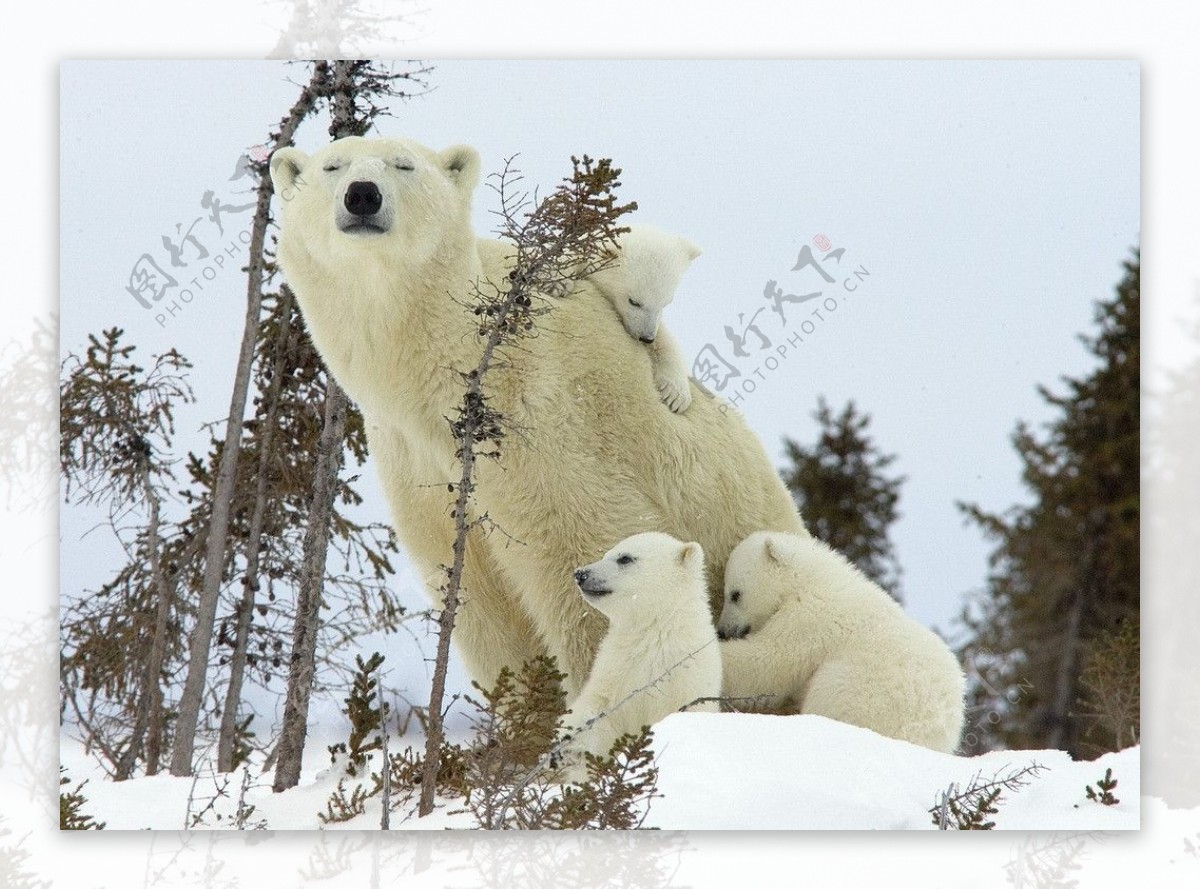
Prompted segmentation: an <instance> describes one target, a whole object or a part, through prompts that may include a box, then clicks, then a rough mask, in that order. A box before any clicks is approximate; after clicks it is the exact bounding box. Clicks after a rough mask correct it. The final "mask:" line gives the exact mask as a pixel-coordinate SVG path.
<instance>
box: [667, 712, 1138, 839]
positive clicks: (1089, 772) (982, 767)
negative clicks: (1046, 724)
mask: <svg viewBox="0 0 1200 890" xmlns="http://www.w3.org/2000/svg"><path fill="white" fill-rule="evenodd" d="M654 749H655V753H656V754H657V756H658V766H659V781H658V789H659V791H660V792H661V793H662V795H663V797H662V798H661V799H659V800H655V801H654V802H653V804H652V805H651V807H650V815H649V818H648V819H647V823H646V824H647V827H654V828H662V829H672V830H711V829H728V830H754V829H758V830H783V829H829V830H842V831H844V830H863V829H875V830H896V829H927V830H936V826H934V824H933V822H932V820H931V817H930V815H929V812H928V811H929V808H930V807H932V806H933V805H934V801H935V800H936V798H937V795H938V793H939V792H940V791H943V790H944V789H946V788H947V787H949V785H950V783H952V782H956V783H958V785H959V787H960V788H963V789H965V788H966V787H967V786H968V785H969V784H970V783H971V781H972V779H974V778H975V777H976V776H982V780H983V781H989V780H991V779H992V777H993V776H994V775H997V774H999V775H1001V776H1004V775H1008V774H1010V773H1012V772H1013V771H1015V770H1019V769H1021V768H1022V767H1025V766H1029V765H1030V764H1034V763H1037V764H1040V765H1041V766H1043V767H1045V769H1044V770H1042V771H1041V772H1040V773H1039V774H1038V775H1037V776H1036V777H1034V778H1031V779H1030V780H1029V784H1028V785H1026V786H1025V787H1024V788H1022V789H1020V790H1018V791H1015V792H1008V791H1005V792H1003V796H1002V798H1001V800H1000V802H999V805H998V807H999V811H1000V812H999V813H998V814H996V815H995V816H992V817H991V819H992V821H994V822H995V823H996V829H997V830H1000V829H1022V830H1056V831H1113V830H1122V829H1137V828H1139V827H1140V824H1139V822H1140V820H1139V806H1138V804H1139V796H1140V793H1141V782H1140V753H1141V752H1140V748H1129V749H1126V750H1124V751H1121V752H1120V753H1117V754H1107V755H1105V756H1103V757H1101V758H1099V759H1098V760H1094V761H1074V760H1072V759H1071V758H1070V756H1069V755H1068V754H1067V753H1066V752H1064V751H997V752H992V753H989V754H984V755H982V756H979V757H956V756H954V755H952V754H939V753H938V752H936V751H930V750H928V749H926V748H920V747H917V746H916V745H911V744H909V743H908V742H901V741H897V740H895V739H889V738H884V737H883V736H881V735H878V734H877V733H874V732H871V731H870V730H866V729H860V728H858V727H856V726H848V725H846V724H844V723H838V722H836V721H834V720H829V719H826V718H824V717H815V716H808V715H799V716H786V717H778V716H771V715H765V714H672V715H671V716H670V717H668V718H666V719H665V720H663V721H662V722H661V723H659V724H658V725H657V726H655V727H654ZM1109 767H1111V768H1112V771H1113V776H1114V778H1116V779H1117V781H1118V783H1119V784H1118V786H1117V788H1116V789H1115V790H1114V792H1113V793H1114V795H1115V796H1116V797H1117V798H1118V799H1119V800H1120V803H1119V804H1117V805H1115V806H1104V805H1102V804H1100V803H1097V802H1095V801H1092V800H1088V799H1087V797H1086V794H1085V786H1087V785H1091V786H1092V787H1093V788H1095V786H1096V781H1097V780H1098V779H1101V778H1103V776H1104V771H1105V770H1106V769H1108V768H1109Z"/></svg>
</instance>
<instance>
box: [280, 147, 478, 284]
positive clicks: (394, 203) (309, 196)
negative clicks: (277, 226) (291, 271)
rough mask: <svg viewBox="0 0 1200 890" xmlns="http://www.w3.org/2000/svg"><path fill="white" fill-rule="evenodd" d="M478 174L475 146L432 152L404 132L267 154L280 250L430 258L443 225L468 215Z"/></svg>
mask: <svg viewBox="0 0 1200 890" xmlns="http://www.w3.org/2000/svg"><path fill="white" fill-rule="evenodd" d="M478 178H479V156H478V154H477V153H476V152H475V150H474V149H472V148H468V147H466V146H456V147H454V148H449V149H446V150H445V151H443V152H441V153H438V152H434V151H431V150H430V149H428V148H426V147H424V146H423V145H419V144H418V143H415V142H411V141H409V140H403V139H364V138H361V137H358V136H351V137H347V138H345V139H338V140H336V141H335V142H332V143H330V144H329V145H327V146H325V147H324V148H322V149H321V150H320V151H318V152H316V153H315V154H313V155H312V156H311V157H310V156H309V155H307V154H305V153H304V152H302V151H300V150H299V149H297V148H281V149H279V150H278V151H276V152H275V153H274V154H273V155H272V156H271V181H272V183H273V185H274V187H275V193H276V194H277V195H278V196H279V199H280V203H281V207H282V228H283V234H282V236H281V247H280V250H281V254H282V255H285V264H286V254H290V253H295V252H297V251H301V252H303V253H305V254H307V255H308V256H309V257H311V258H312V259H313V260H314V261H316V262H317V263H318V264H319V265H324V266H331V265H333V264H336V263H338V262H340V261H345V260H347V259H350V260H353V259H354V258H356V257H362V256H364V255H370V254H375V255H378V256H381V257H389V258H390V259H391V261H392V262H393V263H394V262H395V261H396V260H402V261H407V262H410V263H420V262H422V261H423V260H426V259H428V258H429V257H430V256H432V254H433V253H434V251H435V250H436V249H437V247H438V246H439V245H440V244H441V243H442V240H443V239H444V238H445V236H446V233H447V231H448V230H450V229H451V227H453V228H454V229H455V230H460V229H461V227H462V226H463V225H464V224H465V222H466V220H467V214H468V212H469V209H470V196H471V192H472V191H473V190H474V188H475V185H476V183H477V182H478Z"/></svg>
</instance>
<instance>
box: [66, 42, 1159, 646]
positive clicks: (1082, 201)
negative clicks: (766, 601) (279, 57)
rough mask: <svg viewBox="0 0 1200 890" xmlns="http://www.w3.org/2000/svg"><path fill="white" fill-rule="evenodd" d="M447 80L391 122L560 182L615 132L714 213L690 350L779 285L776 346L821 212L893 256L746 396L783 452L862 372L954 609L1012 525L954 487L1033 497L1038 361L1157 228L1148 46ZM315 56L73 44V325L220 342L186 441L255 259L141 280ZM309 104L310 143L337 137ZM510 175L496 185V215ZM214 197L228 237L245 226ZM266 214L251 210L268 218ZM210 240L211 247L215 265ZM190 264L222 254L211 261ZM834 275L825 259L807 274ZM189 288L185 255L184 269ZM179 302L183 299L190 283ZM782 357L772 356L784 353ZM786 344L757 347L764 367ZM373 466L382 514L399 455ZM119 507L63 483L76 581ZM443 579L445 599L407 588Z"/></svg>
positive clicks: (915, 524)
mask: <svg viewBox="0 0 1200 890" xmlns="http://www.w3.org/2000/svg"><path fill="white" fill-rule="evenodd" d="M436 66H437V67H436V70H435V71H434V72H433V74H432V75H431V78H430V79H431V83H432V84H433V86H434V88H435V89H434V90H433V91H432V92H431V93H430V94H429V95H427V96H424V97H422V98H419V99H415V100H413V101H412V102H410V103H407V104H404V105H400V106H397V108H396V118H395V119H383V120H381V122H380V131H381V132H382V133H384V134H388V135H392V134H395V135H404V136H408V137H411V138H414V139H417V140H418V141H421V142H424V143H426V144H428V145H431V146H434V147H442V146H443V145H446V144H449V143H453V142H466V143H469V144H471V145H474V146H475V147H476V148H478V149H479V151H480V152H481V154H482V156H483V161H484V167H485V169H486V170H489V171H491V170H497V169H499V168H500V166H501V165H502V164H503V160H504V158H506V157H508V156H510V155H513V154H519V156H520V157H519V158H518V162H517V165H518V166H519V167H520V168H521V169H522V170H523V171H524V172H525V174H526V176H527V178H528V182H529V184H530V185H538V186H540V187H541V188H542V189H543V191H544V190H546V189H548V188H550V187H552V186H553V185H554V184H555V183H556V182H557V181H558V180H559V178H560V177H561V176H563V175H564V174H565V173H566V172H567V171H568V169H569V160H568V159H569V156H570V155H571V154H580V153H583V152H587V153H589V154H591V155H592V156H594V157H600V156H611V157H612V158H613V159H614V160H615V162H616V163H617V164H618V165H619V166H621V167H622V168H623V169H624V175H623V177H622V178H623V181H624V186H623V195H624V196H625V197H626V198H629V199H635V200H637V201H638V203H639V204H640V208H641V209H640V210H639V212H638V214H637V219H638V220H640V221H643V222H648V223H653V224H655V225H658V226H661V227H663V228H666V229H670V230H674V231H678V232H680V233H682V234H685V235H687V236H688V237H689V238H691V239H692V240H693V241H695V242H696V243H697V244H698V245H699V246H700V247H701V248H703V250H704V253H703V255H702V256H701V257H700V258H699V259H698V260H697V261H696V262H695V264H694V265H693V266H692V269H691V270H690V271H689V273H688V275H687V276H686V277H685V279H684V281H683V284H682V286H681V288H680V291H679V294H678V296H677V298H676V302H675V304H674V305H673V306H672V307H671V308H670V309H668V311H667V315H666V322H667V324H668V325H669V326H670V327H671V329H672V330H673V331H674V332H675V334H676V336H677V337H678V338H679V340H680V341H681V343H682V344H683V346H684V349H685V352H686V353H687V354H688V355H689V356H691V355H694V354H695V353H696V352H697V351H698V350H700V349H701V348H702V347H703V346H704V345H705V344H706V343H713V344H714V345H716V346H717V347H718V348H719V349H720V350H721V351H722V353H723V354H724V355H725V356H726V358H730V359H732V358H733V356H732V350H731V349H730V348H729V344H728V341H726V339H725V335H724V333H723V330H724V327H725V325H735V324H736V322H737V316H738V314H739V313H743V314H745V315H747V316H749V315H751V314H753V313H754V312H755V311H756V310H759V309H760V308H762V309H765V310H766V311H764V312H762V314H760V315H759V317H758V321H759V322H760V325H761V327H762V330H763V331H764V333H765V334H766V335H767V336H768V337H769V338H771V339H772V340H773V345H777V344H778V343H779V342H782V341H783V339H784V337H783V336H782V335H783V334H784V332H785V330H786V332H787V333H790V332H791V331H793V330H795V326H796V325H799V324H800V322H801V321H802V320H803V319H804V318H805V316H806V315H808V312H809V310H808V309H807V308H806V307H807V306H810V305H813V304H806V306H805V307H801V306H794V307H789V319H790V320H789V327H788V328H787V329H784V328H783V327H781V326H780V323H779V318H778V316H776V315H773V314H771V313H770V311H769V306H768V303H767V302H766V301H765V300H764V299H763V295H762V294H763V287H764V284H765V283H766V281H767V280H776V281H778V282H779V284H780V285H781V286H782V287H783V288H784V289H785V291H787V292H792V293H806V292H811V291H813V290H816V289H817V288H819V287H820V286H821V282H820V280H819V279H818V278H817V277H816V276H815V273H814V272H813V271H812V270H808V271H807V272H805V273H804V274H803V275H802V274H801V273H794V272H791V271H789V270H790V269H791V268H792V266H793V265H794V264H795V262H796V256H797V252H798V251H799V249H800V248H801V246H803V245H804V244H806V243H810V242H811V239H812V238H813V236H815V235H817V234H824V235H825V236H827V237H828V238H829V240H830V241H831V242H832V244H833V247H835V248H837V247H843V248H845V254H844V255H843V257H842V263H841V266H840V267H831V271H835V272H837V273H838V274H837V275H836V276H835V277H836V278H837V279H838V283H837V284H835V285H830V286H828V288H827V290H828V292H830V293H832V292H833V291H834V290H835V289H836V288H837V287H839V286H840V281H841V278H842V277H843V276H842V274H841V272H840V271H839V268H846V267H859V266H862V267H866V269H868V270H869V272H870V276H869V278H866V279H865V280H863V281H862V282H861V286H860V287H859V290H858V291H856V292H855V293H854V294H853V295H849V296H847V297H845V298H844V299H841V300H840V304H839V308H838V309H837V311H836V312H834V313H832V314H830V315H829V316H828V318H827V320H825V321H821V322H815V327H814V330H813V332H812V334H811V335H809V336H807V337H806V339H805V343H804V345H803V346H802V347H800V348H798V349H793V350H792V351H790V353H789V357H788V359H787V361H786V362H784V363H783V364H782V366H781V367H779V368H778V369H777V370H775V371H773V372H770V373H767V372H766V371H765V370H764V377H765V379H759V378H754V379H755V380H756V384H757V388H756V390H755V392H754V393H753V394H750V395H748V396H746V398H745V400H744V401H743V403H742V404H743V407H744V411H745V414H746V417H747V420H748V421H749V423H750V424H751V426H752V427H753V428H754V429H755V430H756V432H757V433H758V434H759V436H760V437H761V439H762V441H763V444H764V445H765V447H766V448H767V450H768V452H769V453H771V454H772V456H773V457H776V458H777V459H778V458H779V457H780V454H781V447H780V445H781V439H782V437H783V436H784V435H790V436H793V437H795V438H798V439H800V440H802V441H807V440H809V439H810V438H811V437H812V436H813V435H814V433H815V425H814V423H813V422H812V421H811V419H810V416H809V415H810V413H811V411H812V408H813V406H814V405H815V403H816V399H817V397H818V396H819V395H824V396H826V397H827V398H828V399H829V400H830V401H831V402H832V403H833V404H834V405H835V406H838V405H841V404H842V403H844V402H845V401H846V400H847V399H851V398H853V399H854V400H855V401H856V402H857V403H858V404H859V405H860V406H861V407H862V408H863V409H864V410H866V411H868V412H869V413H870V414H871V416H872V418H873V430H874V434H875V436H876V439H877V441H878V442H879V443H880V444H881V445H882V446H883V447H884V448H886V449H887V450H889V451H893V452H896V453H898V454H899V459H898V461H897V463H896V465H895V469H896V471H898V472H900V473H903V474H905V475H906V476H907V477H908V481H907V483H906V484H905V487H904V490H903V497H902V500H901V504H900V507H901V510H902V512H903V517H902V519H901V520H900V522H899V523H898V524H897V525H896V527H895V531H894V537H895V540H896V544H897V548H898V551H899V557H900V560H901V563H902V565H903V567H904V571H905V575H904V594H905V598H906V604H907V607H908V609H909V611H910V612H911V613H912V614H913V615H915V616H916V617H917V618H919V619H920V620H922V621H924V622H926V623H929V624H934V625H937V626H939V627H941V628H943V629H945V628H948V627H949V625H950V623H951V619H952V618H953V616H954V615H955V614H956V613H957V612H958V609H959V607H960V604H961V601H962V596H963V594H964V593H965V592H966V591H968V590H970V589H972V588H975V587H978V586H979V585H980V584H981V583H982V581H983V578H984V576H985V572H986V553H987V546H986V544H985V543H984V542H983V541H982V540H981V538H980V536H979V533H978V532H977V531H976V530H975V529H973V528H966V527H964V526H963V523H962V520H961V517H960V514H959V512H958V511H957V510H956V509H955V507H954V502H955V501H956V500H974V501H979V502H981V503H982V504H983V505H985V506H986V507H989V508H1003V507H1005V506H1007V505H1010V504H1012V503H1014V501H1016V500H1017V499H1019V498H1020V497H1021V496H1022V495H1021V490H1020V487H1019V480H1018V473H1019V462H1018V461H1017V459H1016V456H1015V454H1014V453H1013V451H1012V448H1011V445H1010V444H1009V435H1010V433H1011V431H1012V429H1013V426H1014V424H1015V423H1016V421H1017V420H1018V419H1019V418H1025V419H1028V420H1031V421H1039V420H1042V419H1045V418H1046V417H1048V416H1049V413H1048V412H1047V410H1046V409H1045V407H1044V406H1043V405H1042V403H1041V402H1040V400H1039V399H1038V397H1037V396H1036V393H1035V386H1036V385H1037V384H1039V383H1042V384H1051V385H1053V384H1055V382H1056V381H1057V380H1058V378H1059V376H1060V375H1062V374H1064V373H1066V374H1080V373H1083V372H1086V370H1087V368H1088V367H1089V365H1088V362H1087V356H1086V354H1085V352H1084V350H1083V349H1082V347H1081V346H1080V345H1079V343H1078V342H1077V340H1076V339H1075V335H1076V334H1077V333H1079V332H1081V331H1085V330H1087V329H1088V326H1089V324H1090V319H1091V305H1092V303H1093V302H1094V301H1095V300H1096V299H1098V298H1104V297H1107V296H1108V295H1109V294H1110V293H1111V291H1112V287H1113V285H1114V284H1115V283H1116V281H1117V280H1118V278H1119V277H1120V274H1121V269H1120V265H1119V264H1120V261H1121V260H1122V259H1123V258H1124V257H1126V256H1127V255H1128V252H1129V249H1130V248H1131V247H1132V246H1133V245H1134V244H1135V243H1136V242H1137V240H1138V237H1139V176H1138V173H1139V154H1138V151H1139V130H1138V118H1139V71H1138V66H1137V64H1136V63H1132V62H1112V61H1105V62H1078V61H1073V62H533V63H526V62H454V61H442V62H437V63H436ZM303 76H304V68H303V67H302V66H299V65H293V66H285V65H283V64H281V63H269V62H237V63H225V62H161V63H143V62H70V63H66V64H64V65H63V67H62V71H61V87H62V102H61V121H62V131H61V138H62V159H61V160H62V167H61V171H62V172H61V186H62V188H61V195H62V199H61V200H62V206H61V224H62V243H61V247H62V267H61V283H62V342H63V346H64V349H77V348H79V347H80V345H81V344H82V343H83V342H84V339H85V336H86V334H87V333H88V332H91V331H98V330H99V329H100V328H102V327H108V326H112V325H119V326H121V327H124V328H125V329H126V330H127V331H128V338H129V340H130V341H131V342H134V343H136V344H138V346H139V347H140V349H141V350H143V351H145V352H157V351H162V350H165V349H168V348H171V347H175V348H178V349H179V350H180V351H181V352H183V353H184V354H185V355H187V356H188V357H189V358H191V359H192V361H193V362H194V363H195V364H196V370H195V374H194V383H195V386H196V390H197V393H198V395H199V396H200V405H199V407H198V408H196V409H194V410H190V411H186V412H183V413H182V414H181V415H180V426H181V431H182V433H183V435H184V441H186V442H187V444H188V445H189V446H190V447H192V448H197V449H198V448H200V447H202V446H203V443H204V441H205V440H204V437H203V436H202V435H201V434H200V433H198V432H197V428H198V425H199V424H200V423H201V422H203V421H205V420H210V419H213V418H215V417H218V416H220V415H221V414H222V413H223V412H224V410H225V407H226V405H227V403H228V390H229V386H230V378H231V374H232V368H233V360H234V354H235V351H236V348H237V343H238V340H239V338H240V336H241V325H242V312H243V305H244V304H243V300H244V286H245V285H244V277H243V276H242V275H241V274H240V273H239V272H238V270H237V266H239V265H240V264H241V261H242V257H241V255H239V256H238V257H237V258H236V259H234V258H230V259H229V260H228V261H227V263H226V266H225V268H224V269H223V270H220V271H218V272H217V273H216V274H215V275H214V277H213V279H212V280H211V281H204V280H201V283H203V284H204V289H203V290H196V291H195V298H194V299H193V301H192V302H191V303H190V304H189V305H187V306H186V307H185V308H184V309H183V310H182V312H181V313H180V314H179V315H178V317H176V318H173V319H170V320H168V321H167V323H166V324H165V325H159V324H157V323H156V322H155V318H154V312H151V311H147V310H144V309H142V308H141V307H140V306H139V305H137V303H136V302H135V301H134V299H133V298H132V297H131V296H130V295H128V294H127V293H126V292H125V284H126V283H127V281H128V278H129V273H130V270H131V268H132V266H133V264H134V263H135V262H136V261H137V259H138V258H139V256H141V255H142V254H143V253H150V254H151V255H152V256H154V257H155V258H156V259H157V260H158V262H159V263H160V264H162V265H163V267H164V268H167V269H169V268H170V267H169V260H168V255H167V254H166V252H165V251H164V250H163V248H162V246H161V245H162V242H161V237H162V236H163V235H164V234H170V235H172V236H174V235H175V226H176V224H177V223H182V224H183V228H184V229H187V227H188V226H189V225H190V224H191V223H192V221H193V220H195V219H196V218H198V217H202V216H204V215H205V214H206V212H207V211H206V210H204V209H203V208H202V207H201V206H200V201H201V198H202V195H203V194H204V192H206V191H208V190H210V189H211V190H214V191H215V192H216V194H217V196H218V197H220V198H221V199H222V200H223V201H224V202H225V203H226V204H239V203H245V202H246V201H248V200H249V198H247V196H246V194H245V190H246V189H247V187H248V185H249V180H248V179H241V180H237V181H234V182H230V181H229V177H230V176H231V175H232V174H233V173H234V169H235V164H236V161H237V158H238V156H239V154H240V153H241V152H242V151H243V150H245V149H246V148H247V147H248V146H250V145H253V144H255V143H258V142H261V141H262V140H263V138H264V137H265V134H266V132H267V130H268V128H269V127H271V126H273V125H274V123H275V122H276V121H278V119H279V118H280V116H281V115H282V114H283V113H284V111H285V110H286V109H287V107H288V106H289V105H290V103H291V102H292V100H293V98H294V96H295V93H296V87H295V86H294V85H292V84H290V83H288V82H287V80H286V79H287V78H291V79H292V80H299V79H301V78H302V77H303ZM325 138H326V136H325V133H324V128H323V126H318V125H317V124H312V125H310V126H309V128H308V129H307V130H306V131H305V132H304V134H303V138H302V139H301V140H300V145H301V147H304V148H307V149H312V148H315V147H317V146H318V145H319V144H321V143H322V142H323V141H324V140H325ZM494 206H495V201H494V200H493V196H492V195H491V194H490V193H489V192H488V191H486V190H482V189H481V191H480V192H479V193H478V196H477V200H476V211H475V221H476V226H477V229H478V230H479V231H480V232H486V231H488V230H490V229H491V228H492V227H493V225H494V222H493V220H492V218H491V217H490V216H489V213H488V211H489V210H491V209H494ZM238 219H239V218H238V217H236V216H226V220H225V222H226V236H225V237H224V238H222V237H220V236H218V235H217V233H216V229H215V226H213V225H212V224H211V223H210V222H209V221H208V220H206V219H202V220H201V222H200V223H199V224H198V225H197V226H196V228H195V230H194V231H195V232H196V233H197V234H198V236H200V238H201V240H202V242H203V243H205V244H206V245H207V246H208V249H209V250H210V252H211V253H212V254H213V255H215V254H217V253H218V250H219V249H220V247H221V246H223V245H225V244H228V243H229V242H232V241H234V240H236V232H237V231H238V230H239V228H240V227H239V226H238V225H237V220H238ZM242 219H245V217H242ZM203 265H207V263H201V264H199V265H198V266H197V267H196V268H199V267H200V266H203ZM191 274H195V272H192V273H191ZM809 276H811V277H809ZM176 278H177V279H178V280H180V281H181V286H187V281H188V278H186V277H185V276H184V275H183V274H182V270H180V274H178V275H176ZM165 302H170V297H168V298H167V299H166V300H164V303H165ZM764 354H765V353H764ZM758 366H759V363H758V362H757V361H755V360H754V358H753V357H752V358H748V359H744V360H741V362H740V367H741V368H742V370H743V372H744V375H745V377H751V375H752V374H753V370H754V368H755V367H758ZM363 487H364V488H366V489H369V490H370V492H371V493H372V497H371V498H370V500H369V502H368V506H369V508H370V509H371V510H372V512H373V513H374V514H375V515H376V516H377V517H378V518H384V516H385V511H384V508H383V504H382V499H381V497H379V496H378V489H377V484H376V482H375V479H374V473H373V469H372V471H371V472H368V473H367V474H365V476H364V483H363ZM94 522H95V517H94V516H89V515H85V514H83V513H80V512H78V511H73V510H71V509H69V508H66V507H64V509H63V515H62V526H61V528H62V559H61V565H62V584H63V588H64V590H67V591H69V590H72V589H77V587H78V586H79V585H83V586H94V585H96V584H98V583H100V582H101V581H102V580H103V576H102V575H101V574H98V569H97V567H98V566H103V565H105V564H112V563H113V562H114V561H115V559H116V555H115V554H114V553H113V552H112V550H111V548H106V547H105V546H104V542H103V536H102V535H100V534H98V533H93V534H92V535H91V536H89V538H88V539H87V540H85V541H82V542H81V541H80V537H81V535H82V534H83V532H84V531H86V530H87V529H88V528H90V527H91V526H92V525H93V524H94ZM409 601H410V602H411V603H412V604H413V605H422V601H421V599H420V598H419V597H417V596H413V597H410V599H409Z"/></svg>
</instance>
